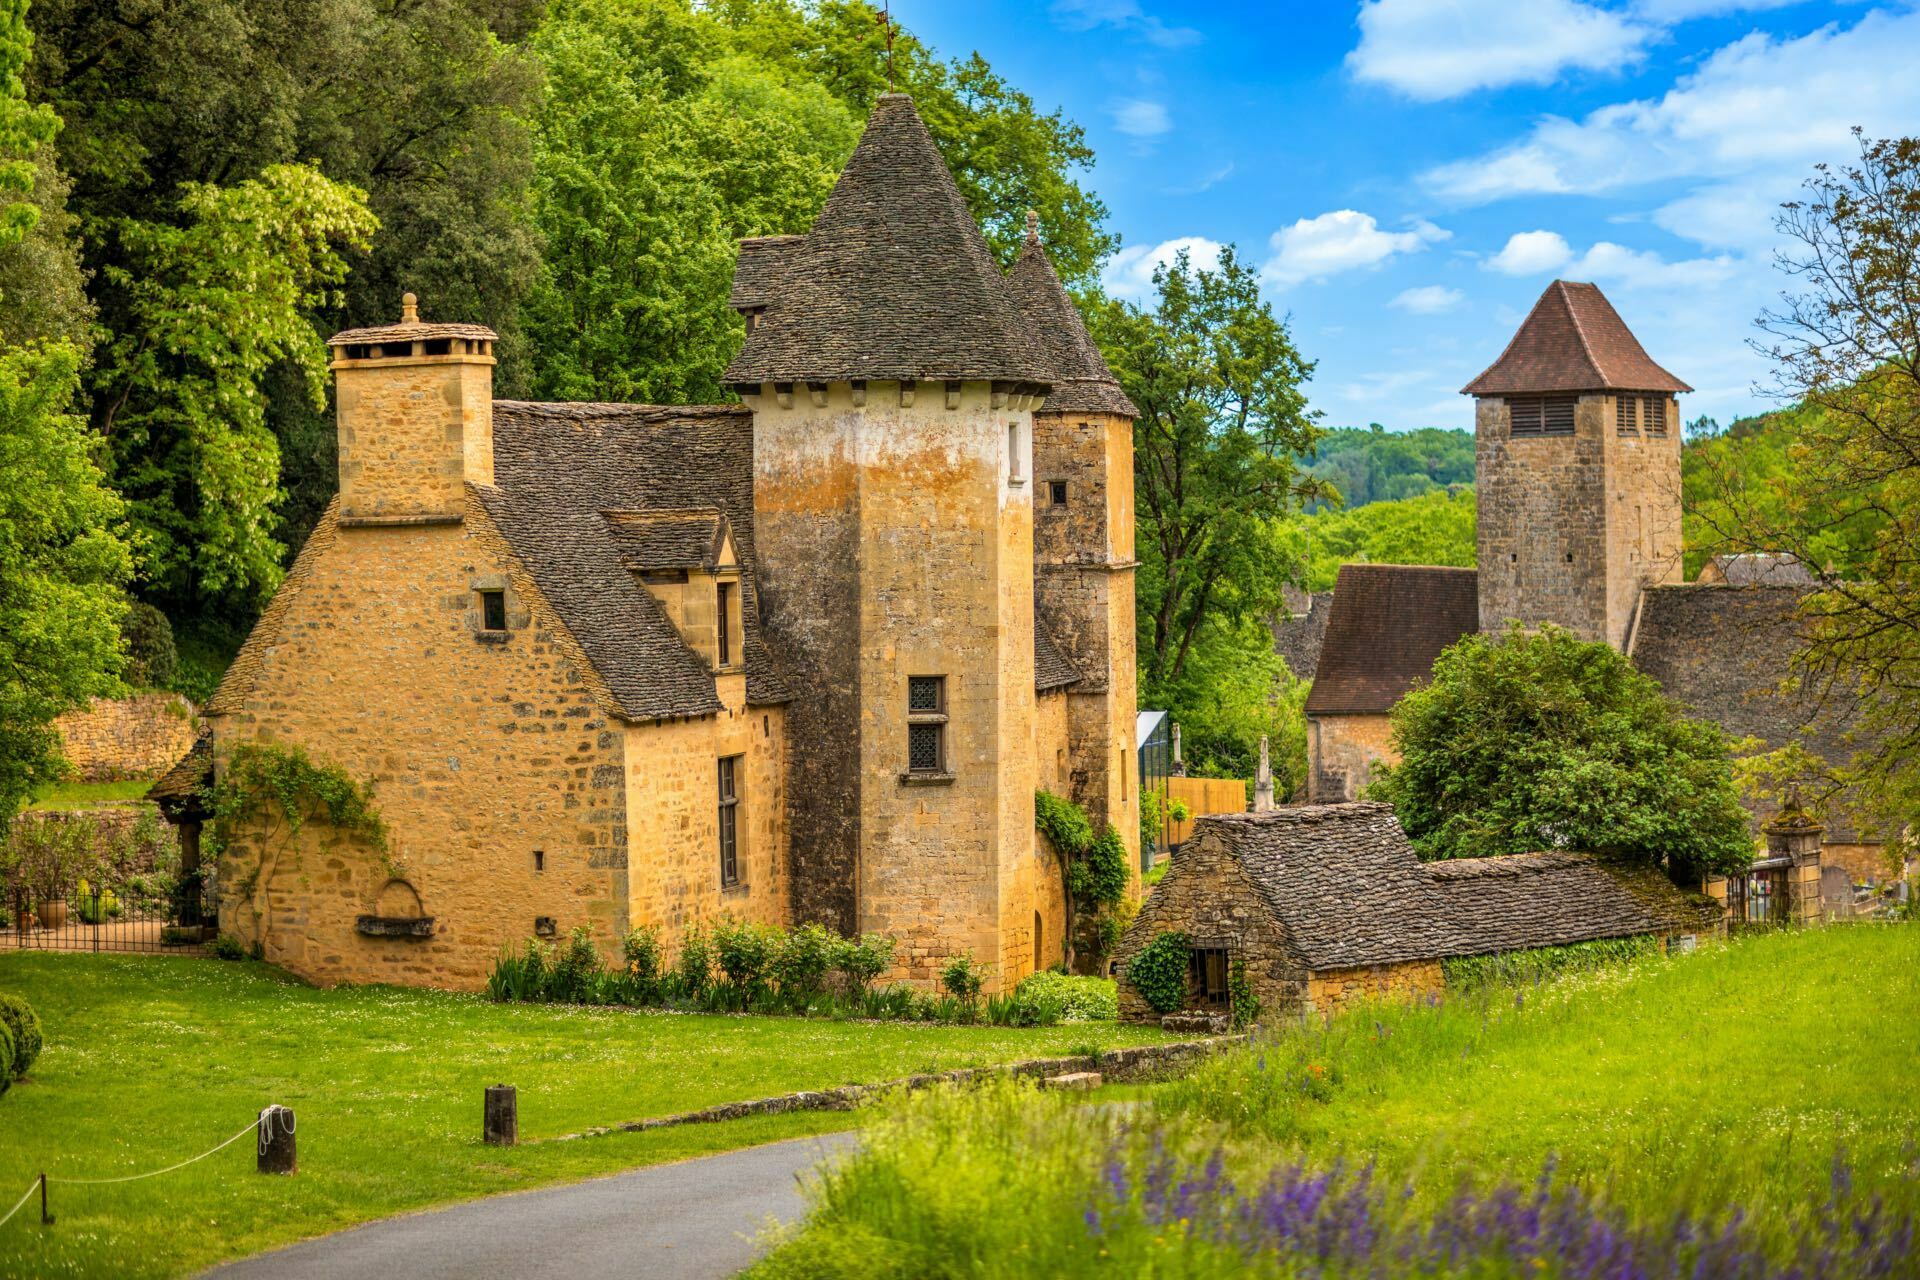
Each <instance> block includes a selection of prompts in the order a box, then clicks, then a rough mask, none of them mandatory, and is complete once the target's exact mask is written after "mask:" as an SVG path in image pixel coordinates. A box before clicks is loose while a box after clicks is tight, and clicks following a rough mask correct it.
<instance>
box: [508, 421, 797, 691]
mask: <svg viewBox="0 0 1920 1280" xmlns="http://www.w3.org/2000/svg"><path fill="white" fill-rule="evenodd" d="M493 468H494V487H493V488H491V489H486V488H481V489H479V490H477V492H478V493H479V494H480V499H481V502H482V503H483V505H484V506H485V507H486V510H487V513H488V515H489V516H491V517H492V518H493V520H494V523H495V524H497V525H499V526H500V530H501V532H502V534H503V535H504V536H505V537H506V538H507V541H508V542H509V543H510V544H511V545H512V546H513V549H514V552H515V553H516V554H517V555H519V556H520V558H521V560H522V561H523V562H524V563H525V564H526V566H527V570H528V572H530V573H531V574H532V575H533V577H534V580H535V581H536V582H538V583H539V585H540V589H541V591H542V592H543V593H544V594H545V595H546V596H547V598H548V600H549V602H550V603H551V604H552V605H553V607H554V610H555V612H557V613H559V614H560V617H561V620H562V621H563V622H564V623H565V624H566V626H567V629H568V630H569V631H571V632H572V633H573V636H574V638H575V640H577V641H578V642H579V644H580V646H581V648H582V649H584V650H585V651H586V653H587V657H588V660H589V661H591V662H592V663H593V666H594V670H595V671H597V672H598V673H599V675H600V678H601V679H602V680H603V681H605V682H606V684H607V687H608V688H609V689H610V690H611V691H612V692H613V695H614V697H615V698H616V700H618V702H619V704H620V709H621V712H622V714H624V715H626V716H627V717H629V718H630V719H635V720H660V719H669V718H674V717H682V716H698V715H708V714H711V713H713V712H715V711H718V710H719V709H720V703H719V701H718V699H717V698H716V697H715V694H714V684H713V675H712V672H711V671H710V670H709V669H708V667H707V665H706V663H705V661H704V660H702V659H701V658H700V657H699V656H698V655H696V654H695V653H694V652H693V651H692V650H690V649H688V648H687V646H686V644H685V643H684V642H683V641H682V640H681V639H680V634H679V632H678V631H676V630H675V629H674V626H673V623H672V622H671V620H669V619H668V618H667V616H666V614H665V612H664V611H662V609H661V608H660V605H659V602H658V601H656V600H655V599H654V598H653V595H652V593H651V592H649V591H648V590H647V589H646V588H645V587H644V586H642V585H641V584H639V583H638V582H636V581H635V580H634V576H633V572H632V570H631V569H630V568H628V566H627V564H626V563H625V561H624V552H625V550H626V544H625V543H623V540H622V537H621V536H620V535H619V534H618V533H617V532H616V530H615V527H614V525H613V524H611V523H609V521H608V519H607V517H606V516H605V515H603V514H602V513H603V512H609V511H612V512H622V513H632V512H643V511H662V512H671V513H675V514H676V515H679V514H684V513H685V512H686V510H687V509H688V506H689V503H690V502H691V503H695V504H698V505H699V506H701V507H704V508H708V509H711V510H713V511H715V512H719V513H721V514H723V515H724V516H725V517H726V523H727V526H728V529H729V531H730V532H731V533H732V536H733V544H734V551H735V554H736V555H737V556H738V557H739V559H740V565H741V592H740V595H741V600H740V613H741V618H742V620H743V624H744V626H743V630H744V632H745V636H744V645H743V652H744V656H745V658H746V667H747V700H748V701H749V702H753V703H769V702H783V701H786V700H787V699H788V698H790V697H791V696H792V694H791V693H790V691H789V690H788V689H787V686H786V683H785V681H784V680H782V679H781V677H780V675H779V673H778V671H777V670H776V668H775V666H774V663H773V661H772V658H771V656H770V655H769V654H768V652H767V649H766V645H765V643H764V641H763V639H762V637H761V634H760V612H759V596H758V592H757V590H756V587H755V584H754V579H753V568H754V542H753V527H754V520H753V420H752V414H751V413H750V411H749V410H747V408H746V407H745V406H743V405H711V406H703V405H674V406H660V405H631V404H531V403H525V402H521V401H512V400H496V401H494V405H493Z"/></svg>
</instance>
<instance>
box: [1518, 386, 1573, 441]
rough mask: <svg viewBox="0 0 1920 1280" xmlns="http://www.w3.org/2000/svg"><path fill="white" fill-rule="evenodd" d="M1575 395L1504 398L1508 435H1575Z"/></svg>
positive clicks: (1532, 437) (1530, 438)
mask: <svg viewBox="0 0 1920 1280" xmlns="http://www.w3.org/2000/svg"><path fill="white" fill-rule="evenodd" d="M1579 404H1580V397H1578V396H1547V395H1541V396H1509V397H1507V435H1508V436H1509V437H1511V438H1512V439H1515V440H1535V439H1541V438H1544V437H1547V436H1570V435H1574V434H1575V428H1576V422H1575V415H1576V411H1577V410H1578V408H1579Z"/></svg>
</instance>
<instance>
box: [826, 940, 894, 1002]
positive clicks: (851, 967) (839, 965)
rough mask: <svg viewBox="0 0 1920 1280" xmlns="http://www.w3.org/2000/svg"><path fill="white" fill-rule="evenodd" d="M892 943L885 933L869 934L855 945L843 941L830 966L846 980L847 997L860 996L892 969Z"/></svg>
mask: <svg viewBox="0 0 1920 1280" xmlns="http://www.w3.org/2000/svg"><path fill="white" fill-rule="evenodd" d="M893 952H894V941H893V939H892V938H889V937H888V936H887V935H886V934H884V933H870V934H868V935H866V936H865V937H864V938H861V939H860V940H859V941H858V942H856V941H854V940H853V939H852V938H842V939H840V941H839V944H838V945H837V946H836V947H835V948H834V954H833V967H834V968H836V969H838V970H839V971H840V972H841V974H842V975H844V976H845V977H846V980H847V994H848V995H850V996H856V997H857V996H862V995H865V994H866V991H867V988H868V987H870V986H872V985H873V981H874V979H875V978H878V977H879V976H880V975H881V974H883V973H885V972H886V971H887V970H888V969H889V968H891V967H892V966H893Z"/></svg>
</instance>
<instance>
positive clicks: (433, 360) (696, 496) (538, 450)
mask: <svg viewBox="0 0 1920 1280" xmlns="http://www.w3.org/2000/svg"><path fill="white" fill-rule="evenodd" d="M731 300H732V303H733V305H734V306H735V308H736V309H737V310H739V311H740V312H741V314H742V315H743V316H744V318H745V322H746V327H747V337H746V342H745V345H744V347H743V348H742V350H741V352H740V354H739V356H738V357H737V358H736V359H735V361H734V362H733V364H732V365H731V366H730V367H729V369H728V372H727V378H728V381H729V383H730V384H731V385H732V387H733V389H734V390H735V391H736V393H737V394H738V395H739V397H740V400H741V402H742V403H740V404H738V405H718V406H647V405H596V404H520V403H514V402H507V401H495V400H494V399H493V395H492V369H493V363H494V357H493V343H494V341H495V335H494V334H493V333H492V332H491V331H489V330H487V329H484V328H481V327H479V326H475V325H464V324H438V323H428V322H423V321H422V320H421V319H420V318H419V315H418V310H417V305H416V303H415V301H414V299H413V298H412V297H411V295H409V296H408V298H407V299H406V302H405V305H404V308H403V314H402V318H401V320H400V322H399V323H398V324H394V325H386V326H379V327H375V328H367V329H355V330H349V331H347V332H344V333H340V334H337V335H335V337H334V338H333V339H332V341H331V345H332V349H333V356H334V358H333V365H332V368H333V372H334V377H335V384H336V391H337V394H336V403H337V406H338V415H339V422H338V426H339V437H340V493H339V496H338V498H337V499H336V500H335V501H334V503H333V504H332V506H331V507H329V509H328V511H327V513H326V515H325V516H324V518H323V519H322V520H321V521H320V523H319V525H318V527H317V528H316V529H315V531H314V533H313V535H312V537H311V538H310V539H309V540H308V542H307V544H306V546H305V547H304V548H303V549H302V551H301V553H300V555H299V557H298V559H297V561H296V563H295V565H294V567H293V570H292V571H291V572H290V573H289V575H288V577H287V580H286V582H285V584H284V585H283V586H282V587H281V589H280V591H279V593H278V594H277V595H276V596H275V597H274V599H273V601H272V602H271V604H270V605H269V607H268V609H267V610H266V612H265V614H264V615H263V616H262V617H261V619H260V622H259V624H258V625H257V626H256V628H255V630H254V632H253V634H252V635H251V636H250V637H249V639H248V641H247V643H246V645H245V647H244V648H243V649H242V651H241V653H240V655H239V657H238V658H237V659H236V660H235V662H234V664H233V666H232V668H231V669H230V670H229V672H228V674H227V677H226V679H225V681H224V682H223V683H222V685H221V687H220V689H219V691H218V693H217V694H216V696H215V697H214V698H213V699H212V701H211V702H210V703H209V704H208V706H207V707H206V716H205V720H206V724H207V726H208V732H209V734H210V740H209V742H208V745H207V747H206V748H205V749H204V750H202V751H201V752H199V753H198V755H197V757H196V758H197V759H199V760H203V761H205V765H204V766H201V767H204V768H210V769H211V770H212V771H213V772H214V773H215V774H216V775H217V773H218V771H219V770H220V769H221V768H222V767H223V764H224V762H225V761H227V760H228V759H230V758H231V755H232V752H233V750H234V749H235V748H236V747H237V746H238V745H240V744H242V743H249V742H266V743H278V744H286V745H298V746H300V747H302V748H304V749H305V750H306V751H307V752H309V753H310V754H311V755H312V756H313V757H314V758H316V759H317V760H321V761H323V762H326V763H329V764H333V765H338V766H340V767H342V768H344V769H345V770H346V771H347V772H348V773H350V774H352V775H353V776H354V777H355V778H357V779H361V780H363V781H366V782H370V783H371V784H372V786H373V789H374V796H375V800H376V803H377V804H378V806H379V809H380V811H381V813H382V816H383V817H384V818H385V820H386V822H387V824H388V826H389V828H390V831H391V837H390V848H389V849H388V850H387V851H386V852H385V853H384V854H383V853H380V852H377V851H374V850H372V849H368V848H364V847H360V846H359V845H358V844H357V843H356V842H355V841H353V840H351V839H346V838H342V837H340V836H338V835H336V834H334V833H330V832H327V831H324V830H320V829H317V827H314V826H310V827H308V828H306V829H304V830H303V831H302V833H301V835H300V837H299V839H298V840H296V841H295V842H294V843H293V847H292V848H290V849H288V850H285V851H283V852H279V853H276V854H268V852H267V849H268V846H267V845H266V844H265V843H264V842H262V841H260V840H259V838H258V837H257V836H249V837H247V838H246V839H243V840H242V842H241V844H240V846H239V847H237V848H236V849H235V850H233V851H232V854H231V855H230V857H229V858H228V859H227V861H226V863H225V864H224V865H223V874H222V876H221V879H220V882H219V890H220V896H221V927H222V929H223V931H225V932H229V933H232V934H234V935H235V936H237V937H238V938H239V939H240V940H241V941H242V942H243V943H247V944H258V946H259V947H260V948H261V950H262V951H263V952H264V954H265V956H266V958H267V959H269V960H272V961H275V962H278V963H281V964H284V965H286V966H287V967H288V968H290V969H292V970H293V971H294V972H296V973H299V974H301V975H303V976H305V977H308V978H312V979H315V980H319V981H327V982H331V981H385V982H403V983H415V984H430V985H436V986H447V987H463V988H473V987H477V986H479V985H481V984H482V982H483V981H484V979H485V976H486V973H487V971H488V969H489V967H490V966H491V964H492V962H493V959H494V957H495V956H496V954H497V953H498V952H499V950H500V948H501V947H502V946H503V945H517V944H518V943H519V942H520V941H521V940H522V939H524V938H526V937H528V936H530V935H543V936H554V935H564V934H565V933H566V932H567V931H568V930H570V929H572V928H574V927H576V926H579V925H586V926H589V927H590V928H591V930H592V931H593V935H594V937H595V938H596V939H597V940H598V941H599V942H600V943H601V945H602V946H603V948H606V949H612V948H614V947H616V946H617V943H618V940H619V939H620V937H621V936H622V935H623V934H624V933H625V932H626V931H627V930H628V929H630V928H632V927H635V926H638V925H643V924H652V925H658V926H660V927H661V928H662V930H663V932H664V935H665V940H666V941H667V943H668V945H669V946H672V945H675V944H676V943H677V942H678V939H679V937H680V935H681V933H682V932H683V931H684V930H685V929H686V928H687V927H689V926H691V925H693V924H695V923H697V922H702V921H707V922H710V921H713V920H715V919H717V918H718V917H720V916H722V915H732V916H734V917H736V918H744V919H751V920H759V921H766V922H772V923H780V924H787V923H798V922H803V921H820V922H823V923H825V924H828V925H831V926H832V927H834V928H836V929H838V930H841V931H842V932H846V933H859V932H869V931H871V932H882V933H888V934H891V935H893V936H894V937H896V938H897V939H898V940H899V942H900V944H901V946H900V953H899V970H898V972H897V973H896V975H895V976H900V977H909V978H916V979H929V978H931V977H932V976H933V974H934V973H935V971H936V970H937V968H938V967H939V965H940V964H941V963H942V962H943V961H944V960H945V959H946V958H947V957H949V956H951V955H954V954H956V953H958V952H962V951H971V952H972V953H973V955H974V956H975V957H976V958H977V959H980V960H983V961H986V962H988V963H990V964H991V965H992V966H993V982H994V985H995V986H1006V985H1010V984H1011V983H1013V982H1014V981H1017V980H1018V979H1019V978H1020V977H1022V976H1023V975H1025V974H1027V973H1028V972H1031V971H1032V970H1034V969H1036V968H1044V967H1046V966H1048V965H1051V964H1054V963H1057V962H1058V961H1059V960H1060V959H1061V958H1062V957H1063V955H1064V953H1065V952H1064V948H1065V942H1066V939H1065V937H1064V923H1065V889H1064V886H1063V885H1062V883H1061V869H1060V866H1059V863H1058V861H1057V860H1056V859H1055V857H1054V856H1053V854H1052V853H1051V851H1049V850H1047V849H1046V848H1045V847H1044V846H1043V843H1042V838H1041V837H1040V836H1039V835H1038V833H1037V832H1036V831H1035V828H1034V813H1033V796H1034V789H1035V787H1036V786H1044V787H1047V788H1049V789H1051V790H1053V791H1055V792H1057V793H1059V794H1062V795H1064V796H1066V797H1068V798H1070V799H1073V800H1075V801H1076V802H1079V803H1081V804H1083V805H1084V806H1085V807H1086V808H1087V809H1088V811H1089V813H1090V814H1091V815H1092V817H1093V818H1094V820H1095V821H1096V822H1111V823H1112V824H1113V825H1114V826H1115V827H1116V828H1117V829H1118V830H1119V832H1120V833H1121V835H1122V837H1123V838H1124V839H1125V840H1126V841H1127V843H1128V844H1129V846H1132V845H1133V844H1134V843H1135V842H1136V841H1137V839H1138V831H1139V811H1138V803H1139V801H1138V796H1137V779H1136V778H1134V777H1133V776H1132V772H1133V769H1134V758H1135V757H1134V751H1133V740H1132V734H1133V726H1134V719H1135V711H1136V708H1135V705H1134V641H1133V634H1134V632H1133V569H1134V566H1133V561H1132V555H1131V552H1132V547H1133V483H1132V478H1133V462H1132V418H1133V413H1134V410H1133V406H1132V405H1131V404H1130V403H1129V402H1128V401H1127V399H1126V397H1125V396H1124V395H1123V394H1122V393H1121V391H1120V389H1119V387H1118V385H1117V384H1116V383H1115V381H1114V379H1113V375H1112V374H1111V372H1110V371H1109V370H1108V369H1107V367H1106V365H1105V364H1104V362H1102V361H1101V359H1100V357H1099V354H1098V352H1097V350H1096V349H1095V348H1094V347H1093V344H1092V343H1091V341H1090V340H1089V339H1088V337H1087V334H1086V332H1085V330H1084V328H1083V327H1082V326H1081V322H1080V320H1079V317H1078V315H1077V313H1076V312H1075V310H1074V308H1073V305H1072V303H1071V301H1070V300H1069V299H1068V297H1067V295H1066V293H1065V291H1064V290H1063V289H1062V288H1061V285H1060V282H1059V280H1058V278H1057V277H1056V276H1055V275H1054V272H1053V269H1052V267H1051V266H1050V265H1049V263H1048V262H1047V259H1046V255H1045V252H1044V250H1043V249H1042V247H1041V243H1040V238H1039V233H1038V229H1037V227H1034V226H1033V225H1031V221H1030V225H1029V230H1028V236H1027V242H1026V245H1025V248H1024V249H1023V251H1022V253H1021V255H1020V258H1019V261H1018V262H1017V264H1016V265H1015V266H1014V268H1013V269H1012V270H1011V271H1010V272H1002V271H1001V269H1000V268H999V266H998V264H997V263H996V262H995V261H994V260H993V257H992V255H991V253H990V252H989V251H988V249H987V246H986V243H985V241H984V240H983V238H982V237H981V234H980V231H979V228H978V227H977V226H976V225H975V224H974V223H973V221H972V220H971V218H970V216H969V215H968V214H967V212H966V208H965V204H964V202H963V201H962V199H961V197H960V194H959V192H958V191H957V190H956V189H955V187H954V185H953V181H952V178H951V177H950V176H949V174H948V172H947V169H946V167H945V164H944V163H943V162H942V160H941V158H940V156H939V154H938V152H937V151H936V150H935V148H934V145H933V142H932V139H931V137H930V136H929V135H928V133H927V130H926V128H925V126H924V125H923V124H922V123H921V121H920V119H919V117H918V115H917V114H916V113H915V111H914V108H913V105H912V103H911V102H910V101H909V100H908V99H907V98H905V97H904V96H901V95H888V96H886V97H883V98H882V99H881V100H880V102H879V104H878V105H877V106H876V108H875V110H874V114H873V118H872V120H871V121H870V122H869V124H868V127H867V130H866V133H865V135H864V136H863V137H862V139H861V141H860V144H859V146H858V148H857V149H856V150H855V152H854V155H853V157H852V159H851V160H850V161H849V162H848V164H847V167H846V170H845V171H844V172H843V174H842V175H841V178H840V180H839V182H838V184H837V185H836V186H835V188H834V190H833V193H832V195H831V197H830V198H829V199H828V202H827V205H826V208H825V209H824V211H823V212H822V213H821V215H820V217H819V219H818V221H817V222H816V223H815V225H814V227H813V229H812V231H811V232H810V233H809V234H807V235H805V236H782V237H772V238H764V239H758V240H751V241H747V242H745V243H743V245H742V246H741V257H740V265H739V268H738V273H737V275H736V278H735V281H734V288H733V293H732V298H731ZM175 754H178V753H177V752H176V753H175ZM183 767H184V766H183ZM183 794H185V793H183ZM169 813H170V815H172V816H176V817H179V818H182V819H184V820H186V821H188V822H191V821H193V820H194V818H196V817H199V816H204V815H199V814H197V813H196V812H194V810H193V806H192V805H191V804H184V803H183V804H179V805H174V806H172V807H171V808H170V809H169ZM256 863H257V864H259V865H260V866H261V871H260V873H259V874H258V875H242V874H238V871H239V870H242V869H244V868H246V867H248V866H251V865H254V864H256Z"/></svg>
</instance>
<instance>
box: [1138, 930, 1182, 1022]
mask: <svg viewBox="0 0 1920 1280" xmlns="http://www.w3.org/2000/svg"><path fill="white" fill-rule="evenodd" d="M1187 945H1188V940H1187V935H1186V934H1184V933H1157V934H1155V935H1154V937H1153V941H1151V942H1149V943H1148V944H1147V945H1146V946H1144V947H1142V948H1140V951H1139V953H1138V954H1137V955H1135V956H1134V957H1133V959H1132V960H1131V961H1129V962H1128V964H1127V981H1128V982H1130V983H1132V984H1133V989H1134V990H1135V991H1138V992H1139V993H1140V998H1141V999H1143V1000H1145V1001H1146V1002H1147V1004H1148V1005H1150V1006H1151V1007H1152V1008H1153V1011H1154V1012H1155V1013H1173V1012H1174V1011H1175V1010H1177V1009H1179V1008H1180V1006H1181V1005H1183V1004H1185V1003H1186V1002H1187Z"/></svg>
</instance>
